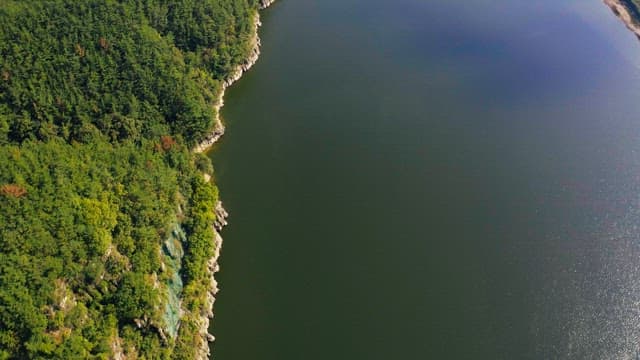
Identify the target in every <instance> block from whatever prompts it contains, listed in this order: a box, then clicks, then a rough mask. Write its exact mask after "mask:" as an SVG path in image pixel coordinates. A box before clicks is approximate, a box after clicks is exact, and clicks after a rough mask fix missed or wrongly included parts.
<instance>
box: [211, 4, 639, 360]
mask: <svg viewBox="0 0 640 360" xmlns="http://www.w3.org/2000/svg"><path fill="white" fill-rule="evenodd" d="M263 23H264V26H263V28H262V31H261V35H262V39H263V55H262V57H261V58H260V61H259V63H258V64H257V65H256V67H255V68H254V69H253V70H252V71H251V72H250V73H249V74H247V75H246V76H245V77H244V78H243V79H242V80H241V81H240V82H238V83H237V84H236V85H234V86H233V87H232V88H231V89H230V91H229V92H228V93H227V97H226V106H225V107H224V110H223V116H224V119H225V121H226V123H227V125H228V128H227V130H228V131H227V134H226V135H225V136H224V138H223V139H222V141H221V143H220V144H218V145H216V149H215V152H214V153H213V159H214V163H215V167H216V171H217V174H216V181H217V183H218V184H219V186H220V189H221V193H222V198H223V200H224V202H225V205H226V207H227V208H228V210H229V211H230V213H231V218H230V226H229V227H228V228H226V229H225V231H224V238H225V244H224V250H223V255H222V260H221V266H222V271H221V273H219V280H220V282H221V287H222V291H221V293H220V294H219V299H218V302H217V303H216V309H215V310H216V318H215V321H214V330H213V331H214V333H215V335H216V337H217V341H216V343H215V346H214V354H215V358H216V359H218V360H253V359H256V360H271V359H273V360H298V359H306V360H314V359H322V360H326V359H345V360H346V359H349V360H352V359H363V360H364V359H367V360H375V359H385V360H388V359H625V358H627V359H629V358H633V357H634V356H635V354H637V353H638V350H639V349H640V228H639V226H640V101H639V100H640V43H639V42H638V41H637V40H636V39H635V38H634V37H633V35H632V34H631V33H629V32H627V31H626V30H625V29H624V26H623V25H622V24H621V23H620V22H619V21H618V20H617V19H616V18H615V17H614V16H613V15H612V14H611V12H610V11H609V9H608V8H607V7H606V6H605V5H603V4H602V3H601V2H600V1H599V0H589V1H587V0H575V1H569V0H568V1H559V0H541V1H530V0H527V1H524V0H472V1H464V2H455V1H444V0H440V1H436V0H396V1H388V0H323V1H319V0H283V1H280V2H278V3H276V4H275V5H274V6H273V8H271V9H269V10H267V11H266V12H265V13H264V14H263Z"/></svg>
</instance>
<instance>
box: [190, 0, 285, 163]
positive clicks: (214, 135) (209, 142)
mask: <svg viewBox="0 0 640 360" xmlns="http://www.w3.org/2000/svg"><path fill="white" fill-rule="evenodd" d="M274 2H275V0H261V1H260V10H264V9H266V8H268V7H269V6H271V5H272V4H273V3H274ZM260 26H262V23H261V22H260V12H259V11H258V12H257V13H256V15H255V19H254V20H253V27H254V29H253V37H252V38H251V41H250V43H251V51H250V52H249V56H248V57H247V59H246V60H245V62H244V63H242V64H240V65H239V66H238V67H236V69H235V70H234V71H233V72H232V73H231V74H230V75H229V77H228V78H227V79H225V80H224V82H223V83H222V90H221V91H220V94H218V99H217V100H216V105H215V106H214V107H215V110H216V117H215V119H214V123H213V129H212V131H211V133H209V135H207V137H206V138H205V139H204V140H202V141H201V142H200V143H198V145H196V146H195V147H194V148H193V152H195V153H203V152H206V151H207V150H209V148H211V146H213V144H215V143H216V142H217V141H218V140H219V139H220V138H221V137H222V135H224V132H225V127H224V124H223V123H222V118H221V117H220V110H221V109H222V107H223V106H224V94H225V92H226V90H227V88H228V87H229V86H231V85H233V84H234V83H235V82H236V81H238V80H240V78H242V75H244V73H245V72H247V71H249V69H251V68H252V67H253V65H255V64H256V62H257V61H258V58H259V57H260V45H261V44H260V36H259V35H258V30H259V29H260Z"/></svg>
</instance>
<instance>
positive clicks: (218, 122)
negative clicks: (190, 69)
mask: <svg viewBox="0 0 640 360" xmlns="http://www.w3.org/2000/svg"><path fill="white" fill-rule="evenodd" d="M274 2H275V0H260V6H259V8H258V11H256V14H255V18H254V21H253V26H254V30H253V38H252V39H251V43H252V45H251V47H252V49H251V50H250V53H249V56H248V57H247V59H246V60H245V61H244V63H242V64H240V65H239V66H238V67H237V68H236V69H235V70H234V71H233V72H232V73H231V74H230V76H229V77H228V78H227V79H225V80H224V82H223V83H222V90H221V91H220V94H219V95H218V99H217V103H216V105H215V108H216V117H215V119H214V125H213V129H212V131H211V133H210V134H209V135H208V136H207V137H206V138H205V139H204V140H202V141H201V142H200V143H199V144H198V145H196V146H195V147H194V148H193V149H192V152H193V153H203V152H206V151H208V150H209V149H211V147H212V146H213V145H214V144H215V143H216V142H217V141H218V140H219V139H220V137H222V135H224V132H225V127H224V124H223V123H222V119H221V116H220V110H221V109H222V107H223V106H224V95H225V92H226V89H227V88H228V87H229V86H231V85H233V84H234V83H235V82H236V81H238V80H240V78H242V75H244V73H245V72H247V71H248V70H249V69H251V68H252V67H253V65H255V64H256V62H257V61H258V58H259V57H260V46H261V43H260V36H259V33H258V31H259V29H260V27H261V26H262V23H261V22H260V11H261V10H264V9H266V8H268V7H269V6H271V5H272V4H273V3H274ZM204 176H205V179H207V180H208V179H210V178H211V175H209V174H204ZM215 215H216V216H215V222H214V224H212V228H213V233H214V244H213V246H214V254H213V256H212V257H211V259H209V261H208V262H207V271H208V274H207V275H208V276H209V278H210V285H209V289H208V291H207V304H206V308H207V312H206V313H205V314H202V318H201V323H200V330H199V335H200V341H199V345H200V346H199V347H198V349H197V353H196V357H195V358H196V359H197V360H208V359H209V357H210V356H211V345H210V344H211V343H213V342H214V341H215V337H214V336H213V335H212V334H210V333H209V326H210V323H211V319H213V317H214V311H213V306H214V303H215V301H216V294H217V293H218V291H219V288H218V282H217V280H216V279H215V274H216V273H217V272H218V271H219V270H220V265H219V264H218V259H219V258H220V251H221V248H222V242H223V239H222V236H221V235H220V232H221V231H222V228H223V227H224V226H226V225H227V220H226V219H227V217H228V216H229V213H228V212H227V211H226V210H225V209H224V207H223V205H222V202H221V201H218V202H217V203H216V207H215Z"/></svg>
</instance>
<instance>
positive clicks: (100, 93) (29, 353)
mask: <svg viewBox="0 0 640 360" xmlns="http://www.w3.org/2000/svg"><path fill="white" fill-rule="evenodd" d="M257 8H258V4H257V1H254V0H183V1H178V2H174V1H168V0H120V1H118V0H87V1H75V0H42V1H40V0H38V1H2V2H0V21H1V22H2V24H3V25H2V27H0V252H1V253H0V359H109V358H117V357H118V356H121V357H122V356H126V358H129V359H135V358H139V359H193V358H194V357H195V356H196V349H198V348H199V347H201V345H202V341H205V340H203V339H202V337H201V336H199V335H198V330H199V329H198V324H199V322H198V321H199V319H201V318H202V316H204V315H205V314H206V312H207V309H206V306H205V305H206V301H205V298H206V294H207V291H208V287H209V281H210V279H209V278H208V275H207V274H208V273H207V261H208V260H209V258H211V256H212V253H213V251H214V248H213V247H214V241H213V237H214V232H213V229H212V224H213V221H214V217H215V214H214V206H215V203H216V201H217V189H216V188H215V185H214V184H212V183H210V182H207V181H205V180H204V177H203V173H205V172H206V173H209V174H211V173H212V166H211V163H210V161H209V159H208V158H207V157H206V156H204V155H200V154H194V153H192V152H191V151H190V150H189V149H191V148H192V147H193V145H194V144H196V143H198V142H199V141H200V140H202V139H203V138H204V137H205V136H206V134H207V132H208V131H210V129H211V127H212V126H213V120H214V118H215V116H216V114H215V111H216V110H215V106H214V105H215V104H216V101H218V100H217V99H218V95H219V92H220V90H221V88H222V82H223V81H224V80H225V79H226V77H227V76H228V75H229V74H230V73H231V72H232V71H233V70H234V69H235V68H236V67H237V66H239V65H240V64H242V63H243V61H245V59H246V57H247V55H248V54H249V52H250V51H251V48H250V47H251V46H252V45H251V38H252V36H253V34H252V32H253V31H254V27H253V21H254V20H255V19H254V17H255V16H256V14H257ZM178 233H184V235H183V236H176V234H178ZM172 241H173V242H175V244H173V245H171V246H169V245H167V244H170V243H172ZM174 247H177V248H179V249H180V251H171V249H173V248H174ZM168 248H170V250H167V249H168ZM172 292H173V293H172ZM176 292H177V293H176ZM172 296H173V297H176V296H177V297H178V298H179V304H177V305H176V304H175V303H172V302H171V299H172ZM176 307H177V308H178V309H177V310H176ZM176 313H177V319H173V318H172V316H171V314H174V315H175V314H176ZM174 317H175V316H174Z"/></svg>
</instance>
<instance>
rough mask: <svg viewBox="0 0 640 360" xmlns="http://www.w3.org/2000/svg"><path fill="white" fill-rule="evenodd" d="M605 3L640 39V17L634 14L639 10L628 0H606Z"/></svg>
mask: <svg viewBox="0 0 640 360" xmlns="http://www.w3.org/2000/svg"><path fill="white" fill-rule="evenodd" d="M604 3H605V4H607V6H609V7H610V8H611V10H612V11H613V13H614V14H615V15H616V16H617V17H619V18H620V19H621V20H622V22H624V24H625V25H626V26H627V28H628V29H629V30H631V32H633V33H634V34H635V35H636V36H637V37H638V39H640V23H639V22H638V21H639V20H640V19H637V18H636V17H635V16H634V13H635V12H636V11H637V10H635V9H633V8H632V6H633V5H631V4H629V3H628V0H604Z"/></svg>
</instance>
